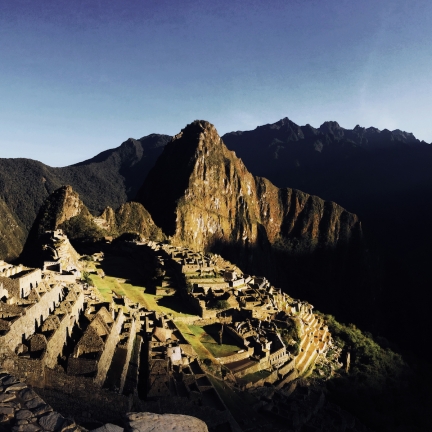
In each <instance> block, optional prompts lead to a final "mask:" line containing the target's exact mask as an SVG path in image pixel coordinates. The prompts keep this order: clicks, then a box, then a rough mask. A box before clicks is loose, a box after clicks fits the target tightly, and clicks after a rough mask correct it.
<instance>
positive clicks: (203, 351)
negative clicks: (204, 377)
mask: <svg viewBox="0 0 432 432" xmlns="http://www.w3.org/2000/svg"><path fill="white" fill-rule="evenodd" d="M176 326H177V328H178V329H179V330H180V331H181V333H182V335H183V336H184V338H185V339H186V340H187V341H188V342H189V343H190V344H191V345H192V347H193V349H194V350H195V352H196V353H197V355H198V357H199V358H200V359H201V360H204V359H210V360H211V361H213V362H214V363H216V359H215V358H214V356H213V355H212V354H211V353H210V351H209V350H208V349H207V348H206V347H205V346H204V345H203V344H202V343H201V342H200V340H199V336H198V333H197V330H196V329H195V327H198V326H188V325H187V324H185V323H183V322H181V321H177V322H176Z"/></svg>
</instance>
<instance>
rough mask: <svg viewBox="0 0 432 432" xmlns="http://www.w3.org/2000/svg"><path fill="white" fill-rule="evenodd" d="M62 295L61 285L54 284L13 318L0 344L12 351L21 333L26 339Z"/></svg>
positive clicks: (20, 338) (0, 338) (0, 339)
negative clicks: (17, 316)
mask: <svg viewBox="0 0 432 432" xmlns="http://www.w3.org/2000/svg"><path fill="white" fill-rule="evenodd" d="M61 297H62V287H61V286H60V285H56V286H55V287H54V288H52V289H51V291H48V292H45V293H44V294H43V295H42V296H41V299H40V301H39V302H38V303H35V304H32V305H31V306H29V307H28V308H26V309H25V313H24V315H23V316H21V317H20V318H19V319H17V320H15V321H14V322H13V323H12V324H11V326H10V328H9V331H8V332H7V333H6V334H5V335H4V336H2V337H0V344H2V343H5V344H7V345H8V346H9V347H10V349H11V350H12V351H14V350H15V348H16V347H17V345H18V344H20V343H21V342H22V338H23V335H24V337H25V338H26V339H27V338H29V337H30V336H31V335H32V334H33V333H34V332H35V327H36V324H37V325H41V324H42V322H43V321H44V320H45V319H46V318H47V317H48V316H49V314H50V311H52V310H53V309H54V305H55V304H57V303H58V302H59V301H60V300H61Z"/></svg>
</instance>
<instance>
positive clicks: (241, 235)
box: [137, 121, 361, 253]
mask: <svg viewBox="0 0 432 432" xmlns="http://www.w3.org/2000/svg"><path fill="white" fill-rule="evenodd" d="M137 199H138V200H139V201H141V202H142V203H143V205H144V206H146V208H148V209H149V211H150V213H151V214H152V216H153V218H154V219H155V221H156V223H158V224H160V226H161V227H162V228H163V229H164V230H165V232H166V233H167V234H168V235H171V236H172V237H173V240H174V242H178V243H181V244H187V245H189V246H191V247H194V248H196V249H204V250H206V249H211V248H212V247H213V246H214V245H217V244H221V243H222V244H223V243H226V244H231V245H232V244H235V245H239V246H247V245H249V246H254V245H257V244H259V243H260V242H264V243H266V242H268V243H269V244H270V245H277V246H279V247H281V248H284V249H287V250H290V251H291V252H293V253H311V252H313V251H314V250H316V249H317V248H321V247H337V246H338V245H339V244H341V245H342V244H343V245H344V244H347V243H349V241H350V240H351V239H352V238H356V239H358V238H360V236H361V226H360V222H359V220H358V218H357V217H356V216H355V215H353V214H351V213H348V212H347V211H345V210H344V209H343V208H342V207H340V206H338V205H337V204H335V203H333V202H325V201H323V200H321V199H320V198H318V197H316V196H311V195H308V194H305V193H303V192H300V191H298V190H294V189H279V188H277V187H276V186H274V185H273V184H272V183H271V182H270V181H268V180H267V179H264V178H261V177H254V176H253V175H252V174H251V173H250V172H249V171H248V170H247V169H246V167H245V166H244V164H243V162H242V161H241V159H239V158H237V157H236V155H235V153H234V152H231V151H229V150H228V149H227V148H226V146H225V145H224V143H223V142H222V140H221V138H220V137H219V135H218V133H217V131H216V129H215V127H214V126H213V125H211V124H210V123H208V122H205V121H195V122H193V123H192V124H190V125H188V126H187V127H186V128H185V129H183V130H182V132H180V133H179V134H178V135H176V136H175V137H174V138H173V139H172V141H171V142H170V143H169V144H168V145H167V146H166V147H165V150H164V152H163V154H162V155H161V157H160V158H159V160H158V162H157V163H156V165H155V167H154V168H153V170H152V171H151V172H150V174H149V175H148V177H147V179H146V181H145V182H144V185H143V187H142V189H141V190H140V192H139V194H138V197H137Z"/></svg>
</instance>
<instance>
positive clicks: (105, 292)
mask: <svg viewBox="0 0 432 432" xmlns="http://www.w3.org/2000/svg"><path fill="white" fill-rule="evenodd" d="M90 277H91V280H92V281H93V284H94V285H95V287H96V288H97V289H98V290H99V292H100V293H101V295H102V297H103V298H104V300H105V301H111V300H112V293H111V292H112V291H114V292H115V293H116V294H118V295H125V296H126V297H128V298H129V300H131V301H133V302H135V303H140V304H141V305H143V306H144V307H145V308H146V309H149V310H155V311H158V312H162V313H165V314H172V315H173V316H174V318H175V317H187V316H192V315H190V314H188V313H184V312H181V311H179V310H174V309H172V308H170V307H168V306H166V305H163V306H162V305H160V304H159V303H158V302H159V301H160V300H161V299H163V297H162V296H155V295H153V294H148V293H146V292H145V290H146V288H145V287H142V286H136V285H132V284H130V283H125V282H123V280H124V279H119V278H115V277H112V276H105V277H104V278H101V277H100V276H97V275H94V274H91V275H90ZM162 302H163V300H162ZM165 303H166V302H165Z"/></svg>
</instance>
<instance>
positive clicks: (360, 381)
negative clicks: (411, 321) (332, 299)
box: [323, 315, 432, 432]
mask: <svg viewBox="0 0 432 432" xmlns="http://www.w3.org/2000/svg"><path fill="white" fill-rule="evenodd" d="M323 318H324V319H325V321H326V323H327V325H328V327H329V330H330V332H331V334H332V336H333V338H334V341H335V343H336V345H337V346H338V347H340V348H341V349H342V357H341V359H342V360H343V361H344V367H343V371H342V370H341V371H340V373H339V374H338V375H337V376H335V377H334V378H332V379H330V380H328V381H327V389H328V392H329V397H330V398H331V399H332V400H333V401H334V402H336V403H337V404H338V405H340V406H341V407H343V408H344V409H346V410H347V411H349V412H351V413H352V414H354V415H355V416H357V417H358V418H359V419H360V420H361V421H362V422H363V423H364V424H365V425H367V426H368V427H370V428H371V429H373V430H376V431H388V432H390V431H391V432H393V431H401V432H402V431H404V432H407V431H426V430H432V421H431V419H430V418H429V417H428V416H427V412H428V409H429V408H430V406H431V402H432V399H431V395H430V389H429V386H430V383H431V382H432V380H431V378H432V375H431V371H430V369H429V367H428V366H427V365H422V364H421V363H418V362H416V363H415V364H409V363H407V362H406V361H405V360H404V359H403V358H402V356H401V355H400V354H398V353H395V352H394V351H392V350H391V349H390V348H388V347H385V345H386V344H385V340H383V339H381V340H380V341H381V344H379V343H378V342H377V341H376V340H375V339H374V338H373V336H372V335H371V334H369V333H364V332H362V331H361V330H360V329H358V328H357V327H356V326H355V325H353V324H349V325H344V324H341V323H339V322H337V321H336V319H335V318H334V317H333V316H331V315H323ZM348 353H349V358H350V361H349V363H350V365H349V369H348V372H346V370H347V354H348Z"/></svg>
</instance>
